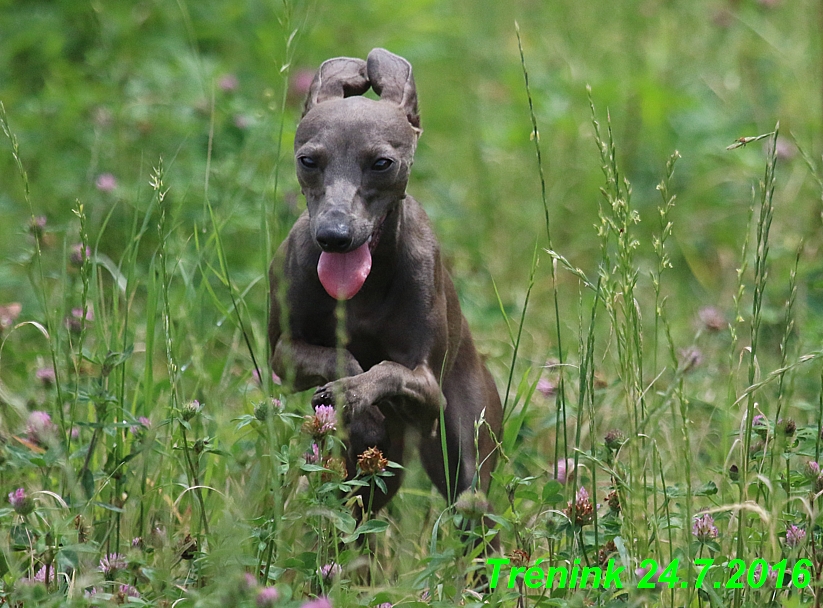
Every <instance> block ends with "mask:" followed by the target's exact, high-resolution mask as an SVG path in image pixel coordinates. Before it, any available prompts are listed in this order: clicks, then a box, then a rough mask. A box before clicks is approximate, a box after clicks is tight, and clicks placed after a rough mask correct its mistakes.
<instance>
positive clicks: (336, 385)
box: [311, 378, 370, 423]
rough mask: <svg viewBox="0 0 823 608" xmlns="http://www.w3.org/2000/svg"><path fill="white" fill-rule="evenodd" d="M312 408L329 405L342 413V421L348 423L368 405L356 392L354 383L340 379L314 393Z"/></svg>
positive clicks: (358, 392) (346, 379)
mask: <svg viewBox="0 0 823 608" xmlns="http://www.w3.org/2000/svg"><path fill="white" fill-rule="evenodd" d="M311 404H312V407H317V406H318V405H330V406H332V407H334V408H335V409H339V410H341V411H342V413H343V421H344V422H346V423H348V422H350V421H351V419H352V418H354V417H355V416H357V415H358V414H359V413H360V412H362V411H363V410H365V409H366V408H367V407H368V406H369V405H370V404H369V403H368V402H366V400H365V399H363V396H362V393H361V392H360V391H358V390H357V386H356V383H353V382H351V381H349V379H348V378H342V379H340V380H335V381H334V382H329V383H328V384H325V385H323V386H321V387H319V388H318V389H317V390H316V391H314V395H313V396H312V398H311Z"/></svg>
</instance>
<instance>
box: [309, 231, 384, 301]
mask: <svg viewBox="0 0 823 608" xmlns="http://www.w3.org/2000/svg"><path fill="white" fill-rule="evenodd" d="M385 221H386V217H385V216H384V217H383V219H381V220H380V221H379V222H378V223H377V227H376V228H375V229H374V232H372V233H371V234H370V235H369V238H368V239H366V241H365V242H364V243H363V244H362V245H360V246H359V247H357V248H356V249H352V250H351V251H347V252H346V253H330V252H328V251H324V252H322V253H321V254H320V259H319V260H318V262H317V276H318V278H319V279H320V284H321V285H323V289H325V290H326V293H328V294H329V295H330V296H331V297H333V298H335V299H336V300H349V299H351V298H353V297H354V296H355V295H356V294H357V292H358V291H360V289H361V288H362V287H363V283H365V282H366V279H367V278H368V276H369V273H370V272H371V263H372V252H373V251H374V249H375V247H377V243H378V242H379V241H380V233H381V232H382V230H383V222H385Z"/></svg>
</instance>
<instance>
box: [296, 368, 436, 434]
mask: <svg viewBox="0 0 823 608" xmlns="http://www.w3.org/2000/svg"><path fill="white" fill-rule="evenodd" d="M387 399H389V400H392V401H394V402H398V401H399V402H401V403H407V404H409V405H410V406H413V408H414V411H415V418H417V419H418V420H420V422H421V423H424V422H428V421H433V420H436V419H437V417H438V416H439V415H440V410H441V409H442V408H443V407H445V405H446V398H445V397H444V396H443V392H442V391H441V390H440V385H439V383H438V382H437V378H436V377H435V375H434V373H433V372H432V370H431V368H430V367H429V366H428V365H426V364H420V365H417V366H416V367H415V368H414V369H409V368H408V367H406V366H404V365H401V364H400V363H395V362H394V361H383V362H382V363H379V364H377V365H375V366H374V367H372V368H371V369H369V370H368V371H366V372H363V373H362V374H358V375H352V376H350V377H347V378H340V379H338V380H335V381H333V382H329V383H327V384H325V385H324V386H321V387H320V388H318V389H317V391H316V392H315V393H314V396H313V397H312V404H313V405H324V404H327V405H335V406H339V407H340V408H342V410H343V416H344V419H345V420H353V419H355V418H357V416H358V415H359V414H361V413H362V412H364V411H366V409H367V408H369V406H371V405H374V404H376V403H378V402H380V401H383V400H387Z"/></svg>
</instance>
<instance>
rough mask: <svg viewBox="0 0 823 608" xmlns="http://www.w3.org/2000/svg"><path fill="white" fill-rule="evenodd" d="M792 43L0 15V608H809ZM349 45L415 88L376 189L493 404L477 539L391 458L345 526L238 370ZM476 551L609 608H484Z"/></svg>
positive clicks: (158, 14) (806, 232)
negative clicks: (438, 250)
mask: <svg viewBox="0 0 823 608" xmlns="http://www.w3.org/2000/svg"><path fill="white" fill-rule="evenodd" d="M818 10H819V7H818V5H817V3H813V2H811V1H810V0H799V1H797V2H775V1H773V0H759V1H754V0H745V1H740V2H713V3H708V2H689V3H685V2H676V3H675V2H662V1H657V0H652V1H649V2H643V3H639V4H637V3H635V4H632V3H624V4H621V3H614V2H607V1H606V0H593V1H592V2H588V3H572V2H566V3H559V2H553V3H534V2H528V1H526V0H521V1H518V2H514V3H476V2H469V1H466V0H462V1H461V0H449V1H446V2H431V1H429V2H425V1H422V0H416V1H413V2H404V3H384V2H373V1H366V0H352V1H349V2H337V3H331V2H317V3H314V2H305V1H301V0H285V1H284V2H277V3H264V2H249V3H237V2H228V1H226V0H217V1H214V2H202V3H186V2H184V1H181V2H153V3H152V2H138V3H128V2H109V3H104V2H91V3H88V4H84V3H78V2H74V1H69V0H60V1H56V2H42V1H37V0H27V1H24V2H11V1H10V0H0V31H2V32H3V36H2V38H1V39H0V82H2V83H3V87H2V89H1V90H0V102H2V104H3V106H2V109H0V126H1V127H2V131H3V136H2V137H0V139H2V142H0V143H2V145H0V176H2V184H3V187H2V188H0V217H2V218H3V220H4V221H3V222H0V481H1V482H2V483H0V489H2V491H3V493H4V495H6V494H11V495H10V497H9V502H8V504H3V505H0V600H2V601H6V602H8V603H10V604H11V605H22V606H29V605H31V606H35V605H36V606H88V605H110V604H122V603H130V604H135V605H151V606H169V605H172V604H173V603H176V602H183V603H182V605H192V604H193V605H197V606H261V605H273V606H283V607H286V608H288V607H290V606H295V607H296V606H301V605H303V604H304V603H305V602H307V601H309V598H311V597H315V596H328V597H329V598H330V599H331V601H332V604H333V605H334V606H382V605H385V604H387V603H388V604H393V605H395V606H454V605H466V606H480V605H491V606H511V605H516V604H517V603H518V602H520V603H519V604H517V605H526V606H580V605H583V603H584V602H588V603H592V602H593V603H595V604H596V605H601V606H617V605H620V606H625V605H650V606H658V605H660V606H682V605H688V606H708V605H735V606H740V605H747V606H763V605H770V604H771V605H803V604H809V603H812V602H813V598H814V594H816V593H819V592H820V590H819V589H818V587H817V585H818V583H817V581H818V580H819V578H820V572H821V571H823V561H822V560H821V555H820V551H819V547H820V544H821V541H823V534H822V533H821V529H820V524H819V511H820V505H821V503H820V497H819V494H820V493H821V491H823V477H821V475H820V470H819V466H818V465H817V462H819V460H820V457H821V426H822V425H823V372H821V359H823V352H821V351H820V343H821V338H823V323H822V322H821V319H822V318H823V295H821V294H823V291H821V277H823V268H822V267H821V265H820V255H819V251H820V248H821V245H823V238H822V237H823V225H821V211H823V206H821V200H823V198H821V193H822V192H823V167H821V166H820V165H819V164H818V163H817V161H816V160H815V159H816V158H817V156H818V155H819V152H820V133H821V116H820V115H819V110H818V108H819V107H820V99H819V96H820V90H819V87H817V86H810V81H812V84H813V80H814V79H813V78H812V77H811V76H810V75H813V74H818V73H819V68H818V62H819V56H818V53H819V48H818V47H819V46H820V33H819V31H818V30H817V29H816V28H817V27H818V25H817V24H818V22H819V18H818V13H817V11H818ZM515 20H516V21H517V22H518V24H519V28H518V29H516V28H515ZM375 46H385V47H387V48H389V49H390V50H392V51H394V52H397V53H399V54H401V55H403V56H405V57H407V58H408V59H409V60H410V61H411V62H412V64H413V66H414V69H415V78H416V81H417V84H418V89H419V97H420V100H421V109H422V118H423V127H424V129H425V133H424V135H423V137H422V139H421V142H420V147H419V149H418V153H417V158H416V164H415V168H414V175H413V179H412V183H411V186H410V191H411V192H412V193H413V194H414V195H415V196H416V198H417V199H418V200H420V201H421V202H422V203H423V204H424V206H425V207H426V209H427V211H428V212H429V214H430V215H431V217H432V219H433V220H434V223H435V225H436V229H437V232H438V234H439V236H440V239H441V242H442V244H443V251H444V255H445V257H446V259H447V261H448V264H449V267H450V269H451V273H452V275H453V277H454V279H455V282H456V284H457V287H458V291H459V293H460V297H461V301H462V302H463V307H464V312H465V314H466V316H467V317H468V319H469V322H470V325H471V326H472V328H473V332H474V336H475V339H476V341H477V342H478V344H479V345H480V347H481V350H483V351H484V352H485V353H486V354H487V355H488V363H489V366H490V367H491V368H492V370H493V373H494V375H495V377H496V379H497V384H498V388H499V389H500V391H501V394H502V395H504V396H505V400H506V426H505V429H504V432H503V435H502V436H501V437H499V438H498V440H499V441H500V446H501V457H500V458H499V464H498V468H497V471H496V472H495V475H494V481H493V484H492V487H491V489H490V492H489V495H488V501H489V503H490V504H491V511H490V512H488V513H486V517H485V518H482V517H478V514H479V513H480V511H479V510H478V509H480V510H482V507H483V505H485V502H486V497H485V496H483V497H480V496H479V495H476V496H466V497H461V498H463V499H464V500H463V503H461V502H460V501H458V504H457V505H455V506H454V507H452V506H449V505H447V504H446V502H445V501H444V500H443V499H442V498H441V497H440V496H438V495H437V493H436V491H434V490H433V489H432V488H431V487H430V484H429V483H428V481H427V480H425V478H424V475H423V474H422V471H421V468H420V467H419V466H418V465H417V464H416V462H414V460H415V459H414V458H409V459H408V462H407V469H406V470H404V471H403V472H402V473H403V475H404V476H405V481H404V486H403V490H401V492H400V494H399V495H398V496H397V498H396V499H395V500H394V501H393V502H392V504H390V505H389V506H388V507H387V508H386V509H385V510H384V511H382V512H381V513H379V514H377V515H376V516H374V517H371V518H365V519H364V520H363V521H362V522H358V520H357V519H356V518H355V516H354V515H353V514H354V513H355V512H356V510H357V509H362V508H363V507H364V506H367V505H363V504H360V503H362V498H360V497H359V496H358V491H360V492H362V491H363V490H364V489H365V488H378V489H379V488H381V487H384V485H385V483H386V479H387V477H389V476H391V475H397V474H400V473H401V471H400V470H399V469H397V468H396V467H394V466H392V464H393V463H389V465H388V466H387V467H385V468H383V469H382V470H378V471H376V472H370V473H364V472H363V471H362V470H359V471H358V475H357V476H356V477H355V478H353V479H350V480H346V477H345V475H344V471H343V470H342V468H341V467H342V463H341V460H340V451H341V447H342V443H341V440H340V438H339V437H338V433H332V432H330V431H328V430H326V431H323V432H320V431H319V430H318V429H319V428H320V427H322V424H320V423H319V422H318V421H317V420H314V419H313V418H312V416H313V414H314V413H313V412H311V411H310V408H309V405H308V401H309V399H308V397H307V395H281V394H280V386H279V384H278V380H277V379H276V378H272V377H270V372H269V371H268V366H267V363H266V362H267V360H268V357H269V353H268V345H267V337H266V318H267V302H268V298H267V290H268V285H267V274H266V273H267V265H268V263H269V260H270V259H271V257H272V254H273V251H274V249H275V247H276V246H277V245H278V244H279V243H280V241H281V240H282V239H283V237H284V236H285V234H286V233H287V232H288V230H289V228H290V227H291V225H292V223H293V222H294V220H295V219H296V217H297V216H298V214H299V213H300V211H301V209H302V208H303V204H304V203H303V201H302V198H301V196H300V193H299V188H298V185H297V183H296V180H295V178H294V174H293V170H292V160H291V152H290V149H291V141H292V138H293V133H294V127H295V125H296V123H297V121H298V120H299V116H300V111H301V105H302V98H303V95H304V93H305V88H306V80H307V78H310V76H311V70H313V69H314V67H315V66H317V65H318V64H319V63H320V61H322V60H324V59H326V58H328V57H332V56H337V55H352V56H361V57H363V56H365V55H366V53H367V52H368V51H369V50H370V49H371V48H372V47H375ZM524 75H525V76H526V81H525V86H524ZM587 85H589V86H590V89H589V91H588V92H587ZM778 120H779V122H780V125H781V128H780V134H778V129H777V128H776V127H775V123H777V122H778ZM593 121H594V124H592V122H593ZM787 134H788V135H787ZM593 143H594V145H593ZM727 148H728V149H727ZM675 150H677V151H678V152H674V151H675ZM764 151H765V154H764ZM535 156H537V162H535ZM666 159H669V160H668V163H667V162H666ZM764 166H765V167H766V169H765V172H764V173H763V179H762V182H761V183H757V181H756V177H757V176H758V175H760V174H761V171H763V167H764ZM629 180H630V181H629ZM592 226H594V228H592ZM547 250H548V251H547ZM560 252H562V253H560ZM341 431H342V429H341ZM581 488H583V489H584V491H581ZM19 492H22V494H20V493H19ZM494 537H497V539H498V540H499V542H500V543H501V546H502V548H503V551H504V555H506V556H507V558H510V559H511V560H512V562H515V561H516V560H519V561H518V562H517V563H518V564H522V565H523V567H529V566H533V565H535V564H536V563H537V561H538V560H543V565H544V566H546V567H548V566H551V567H570V566H571V564H573V563H574V561H575V560H580V563H584V564H598V563H605V562H606V561H608V559H613V560H615V563H617V564H619V565H621V566H623V567H624V568H625V574H624V583H628V585H627V588H626V589H624V590H623V591H621V592H616V591H615V590H602V589H589V590H587V591H586V592H585V593H574V592H572V591H570V590H568V589H556V588H555V589H549V590H547V589H545V588H543V589H531V588H530V587H528V586H526V585H525V584H524V578H523V577H522V576H521V577H520V578H515V579H512V580H513V585H512V587H511V588H508V586H507V585H503V586H500V587H499V588H497V589H495V590H494V591H493V592H492V593H490V594H488V595H486V596H485V597H484V595H483V593H481V592H480V591H482V584H481V582H482V580H481V579H480V578H479V577H480V575H481V574H482V573H484V572H488V571H489V570H490V568H489V566H488V565H487V564H486V563H485V562H484V560H483V558H482V555H481V546H480V545H477V544H476V543H475V541H477V540H479V539H485V540H487V541H488V540H491V539H492V538H494ZM756 559H761V560H765V561H764V562H759V563H756V562H755V560H756ZM646 560H654V561H655V562H656V563H657V564H659V565H660V570H659V571H658V572H657V573H655V572H650V571H648V570H646V571H644V570H642V568H643V567H644V566H643V563H644V561H646ZM735 560H742V561H735ZM672 564H677V566H672ZM755 565H760V566H761V568H760V570H759V571H757V572H755V570H756V568H755ZM768 566H770V567H771V569H769V568H768ZM778 570H780V571H781V572H782V573H783V574H781V575H778V573H777V572H778ZM764 572H765V573H766V574H763V573H764ZM658 574H659V575H660V576H658ZM507 576H508V575H507ZM763 576H765V577H766V578H765V582H763ZM38 577H39V578H38ZM644 577H645V580H647V581H649V582H650V583H651V584H650V587H651V588H650V589H645V590H644V589H637V584H636V583H637V581H638V580H640V579H642V578H644ZM677 577H679V578H677ZM735 577H737V578H735ZM804 577H805V578H804ZM809 578H810V579H813V580H814V582H813V584H812V585H811V587H809V588H806V584H805V583H806V582H808V581H807V579H809ZM781 579H782V581H783V583H782V584H781ZM681 580H688V581H698V580H699V581H700V582H701V584H700V585H692V584H690V585H687V586H686V587H681V586H680V585H679V581H681ZM730 581H731V582H732V583H734V582H735V581H738V582H739V581H743V582H744V584H743V585H742V586H737V587H736V586H735V585H734V584H729V583H730ZM789 581H793V584H794V588H793V589H787V588H786V585H788V584H789ZM667 583H672V584H673V588H671V589H670V588H668V585H667ZM760 583H762V585H761V584H760ZM271 586H273V587H274V588H275V589H276V595H277V599H274V595H275V592H272V591H269V590H268V587H271ZM801 587H802V589H801ZM87 592H88V596H87ZM92 593H93V594H94V595H93V596H92V595H91V594H92ZM137 593H139V597H138V596H137V595H136V594H137ZM266 602H270V604H266ZM484 602H485V603H484ZM178 605H180V604H178Z"/></svg>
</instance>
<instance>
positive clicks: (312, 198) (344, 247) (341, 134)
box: [294, 49, 421, 299]
mask: <svg viewBox="0 0 823 608" xmlns="http://www.w3.org/2000/svg"><path fill="white" fill-rule="evenodd" d="M369 88H372V89H373V90H374V91H375V93H377V94H378V95H379V96H380V99H379V101H375V100H373V99H369V98H366V97H362V95H363V94H364V93H365V92H366V91H368V90H369ZM420 133H421V131H420V118H419V116H418V112H417V91H416V89H415V86H414V78H413V77H412V69H411V65H410V64H409V62H408V61H406V60H405V59H403V58H402V57H398V56H397V55H394V54H392V53H390V52H388V51H386V50H384V49H374V50H373V51H372V52H371V53H369V56H368V59H367V60H366V61H363V60H362V59H351V58H348V57H337V58H335V59H329V60H328V61H325V62H324V63H323V64H322V65H321V66H320V69H319V70H318V71H317V74H316V75H315V77H314V81H313V82H312V84H311V88H310V90H309V95H308V98H307V100H306V106H305V109H304V112H303V118H302V120H301V121H300V124H299V125H298V127H297V133H296V135H295V142H294V155H295V162H296V166H297V178H298V180H299V181H300V186H301V188H302V190H303V194H304V195H305V196H306V203H307V206H308V211H309V217H310V218H311V222H310V226H311V234H312V237H313V239H314V240H315V242H316V243H317V245H318V247H319V248H320V249H321V250H322V253H321V256H320V263H319V264H318V275H319V276H320V280H321V282H322V283H323V286H324V287H325V288H326V291H327V292H328V293H329V294H330V295H331V296H332V297H336V298H340V299H348V298H350V297H352V296H354V294H355V293H357V291H359V289H360V287H361V286H362V285H363V282H364V281H365V279H366V277H367V276H368V273H369V270H370V269H371V250H372V249H373V248H374V246H375V245H376V243H377V240H378V239H379V236H380V229H381V226H382V224H383V221H384V220H385V218H386V216H387V215H388V214H389V213H390V212H391V211H392V210H393V209H394V208H395V207H396V206H397V205H399V204H400V203H401V202H402V200H403V198H404V197H405V195H406V184H407V182H408V179H409V172H410V170H411V165H412V162H413V158H414V150H415V147H416V145H417V138H418V137H419V135H420Z"/></svg>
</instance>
